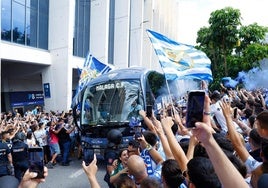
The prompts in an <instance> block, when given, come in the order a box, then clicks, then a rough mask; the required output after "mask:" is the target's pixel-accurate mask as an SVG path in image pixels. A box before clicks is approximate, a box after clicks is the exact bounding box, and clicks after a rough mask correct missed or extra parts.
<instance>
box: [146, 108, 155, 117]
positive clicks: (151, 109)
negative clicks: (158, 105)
mask: <svg viewBox="0 0 268 188" xmlns="http://www.w3.org/2000/svg"><path fill="white" fill-rule="evenodd" d="M152 113H153V106H152V105H147V106H146V116H147V117H148V118H150V117H152Z"/></svg>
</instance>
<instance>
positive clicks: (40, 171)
mask: <svg viewBox="0 0 268 188" xmlns="http://www.w3.org/2000/svg"><path fill="white" fill-rule="evenodd" d="M28 166H29V172H36V173H37V176H36V177H35V179H40V178H44V152H43V148H42V147H34V148H28Z"/></svg>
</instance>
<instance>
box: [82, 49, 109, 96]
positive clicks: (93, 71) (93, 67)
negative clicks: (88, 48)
mask: <svg viewBox="0 0 268 188" xmlns="http://www.w3.org/2000/svg"><path fill="white" fill-rule="evenodd" d="M110 70H112V68H111V67H110V66H109V65H106V64H104V63H101V62H100V61H98V60H97V59H96V58H95V57H93V56H92V55H91V54H90V53H88V55H87V57H86V60H85V63H84V66H83V69H82V71H81V74H80V79H79V84H78V92H79V91H81V90H82V89H83V88H84V87H85V86H86V85H87V83H88V82H89V81H90V80H92V79H94V78H96V77H98V76H99V75H101V74H104V73H107V72H109V71H110Z"/></svg>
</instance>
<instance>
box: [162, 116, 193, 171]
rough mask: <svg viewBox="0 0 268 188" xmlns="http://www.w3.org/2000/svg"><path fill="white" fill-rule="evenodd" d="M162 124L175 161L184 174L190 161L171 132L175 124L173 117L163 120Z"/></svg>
mask: <svg viewBox="0 0 268 188" xmlns="http://www.w3.org/2000/svg"><path fill="white" fill-rule="evenodd" d="M161 124H162V127H163V128H164V131H165V133H166V136H167V140H168V144H169V147H170V150H171V151H172V153H173V156H174V158H175V160H176V161H177V162H178V164H179V166H180V168H181V171H182V172H183V171H185V170H186V169H187V163H188V159H187V157H186V155H185V153H184V151H183V149H182V148H181V146H180V144H179V143H178V142H177V139H176V138H175V136H174V134H173V132H172V130H171V127H172V125H173V124H174V122H173V121H172V118H171V117H165V118H163V119H161Z"/></svg>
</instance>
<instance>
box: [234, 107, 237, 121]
mask: <svg viewBox="0 0 268 188" xmlns="http://www.w3.org/2000/svg"><path fill="white" fill-rule="evenodd" d="M234 118H235V119H236V118H237V108H234Z"/></svg>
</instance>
